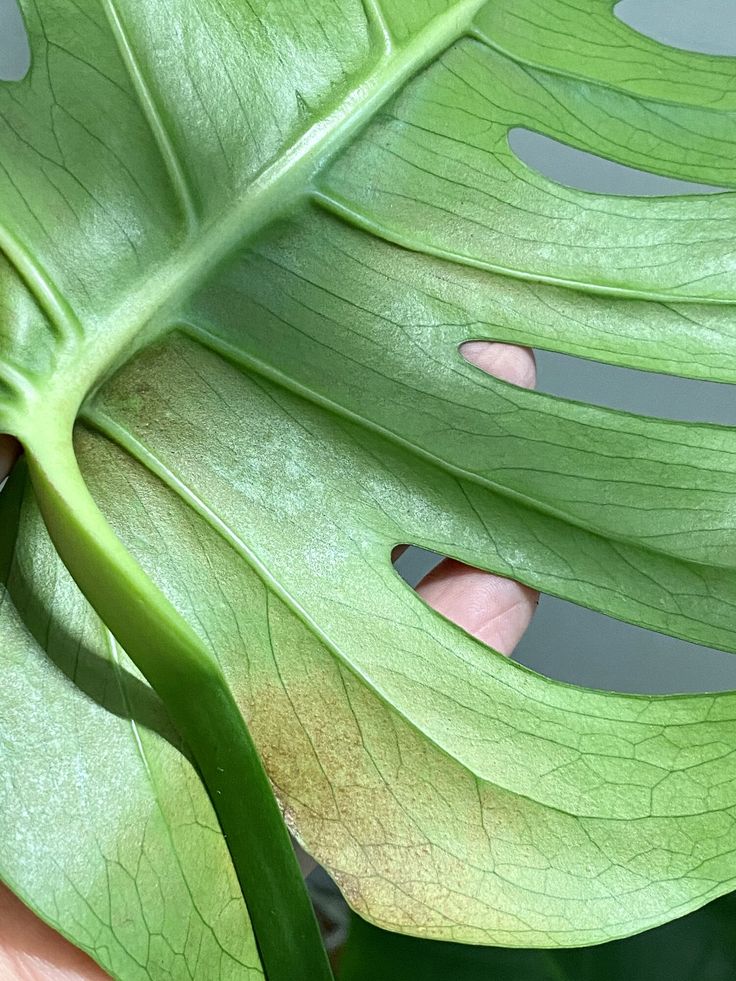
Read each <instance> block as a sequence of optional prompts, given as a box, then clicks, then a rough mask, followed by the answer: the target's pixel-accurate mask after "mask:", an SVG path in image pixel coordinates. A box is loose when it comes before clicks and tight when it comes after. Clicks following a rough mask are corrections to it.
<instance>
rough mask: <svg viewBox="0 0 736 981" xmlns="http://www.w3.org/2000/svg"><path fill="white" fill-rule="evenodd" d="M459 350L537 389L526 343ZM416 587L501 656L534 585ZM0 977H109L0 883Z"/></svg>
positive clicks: (89, 980) (5, 446)
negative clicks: (522, 346)
mask: <svg viewBox="0 0 736 981" xmlns="http://www.w3.org/2000/svg"><path fill="white" fill-rule="evenodd" d="M462 354H463V356H464V357H465V358H466V359H467V360H468V361H470V362H471V363H472V364H475V365H477V366H478V367H479V368H481V369H482V370H483V371H487V372H488V373H489V374H491V375H495V376H496V377H498V378H503V379H504V380H505V381H509V382H513V383H514V384H515V385H522V386H524V387H526V388H533V387H534V383H535V380H536V373H535V364H534V354H533V353H532V352H531V351H530V350H528V349H527V348H521V347H515V346H513V345H510V344H491V343H488V342H486V341H470V342H469V343H467V344H464V345H463V347H462ZM17 453H18V447H17V444H16V443H15V442H14V441H13V440H11V439H9V438H8V437H6V436H1V435H0V479H2V477H3V476H4V475H5V474H6V473H7V472H8V471H9V470H10V467H11V466H12V464H13V462H14V460H15V458H16V456H17ZM417 592H418V593H419V594H420V595H421V596H422V597H423V598H424V599H425V600H426V601H427V603H429V604H430V605H431V606H433V607H434V608H435V609H436V610H438V611H439V612H440V613H442V614H443V615H444V616H446V617H448V619H450V620H454V621H455V623H457V624H459V625H460V626H461V627H463V628H464V629H465V630H467V631H468V632H469V633H471V634H474V635H475V636H476V637H478V638H479V639H480V640H482V641H483V642H484V643H486V644H489V645H490V646H491V647H494V648H496V650H499V651H501V652H502V653H504V654H510V653H511V652H512V651H513V649H514V647H515V646H516V644H517V643H518V642H519V640H520V638H521V636H522V634H523V633H524V631H525V630H526V628H527V627H528V626H529V621H530V620H531V618H532V614H533V613H534V610H535V608H536V605H537V601H538V594H537V593H536V592H535V591H534V590H533V589H529V588H528V587H527V586H522V585H521V584H520V583H517V582H514V581H513V580H511V579H503V578H502V577H501V576H494V575H491V574H490V573H487V572H480V571H479V570H478V569H472V568H470V567H469V566H466V565H463V564H462V563H461V562H457V561H455V560H454V559H444V560H443V561H442V562H440V564H439V565H438V566H437V568H436V569H434V570H433V571H432V572H431V573H430V574H429V575H428V576H426V578H425V579H424V580H423V581H422V582H421V583H420V584H419V586H418V587H417ZM0 978H2V979H3V981H104V979H105V978H107V975H106V974H105V972H104V971H102V969H101V968H99V967H98V966H97V965H96V964H94V963H93V961H92V960H90V958H89V957H87V956H86V954H83V953H82V952H81V951H79V950H77V949H76V948H75V947H73V946H72V945H71V944H70V943H68V942H67V941H66V940H64V939H63V938H62V937H60V936H59V935H58V934H57V933H55V932H54V931H53V930H52V929H51V928H50V927H47V926H46V925H45V924H44V923H42V922H41V921H40V920H39V919H37V918H36V917H35V916H34V915H33V914H32V913H31V912H30V911H29V910H28V909H26V907H25V906H24V905H23V904H22V903H21V902H20V901H19V900H18V899H16V898H15V896H14V895H13V894H12V893H11V892H10V891H9V890H8V889H6V888H5V887H4V886H3V885H2V884H0Z"/></svg>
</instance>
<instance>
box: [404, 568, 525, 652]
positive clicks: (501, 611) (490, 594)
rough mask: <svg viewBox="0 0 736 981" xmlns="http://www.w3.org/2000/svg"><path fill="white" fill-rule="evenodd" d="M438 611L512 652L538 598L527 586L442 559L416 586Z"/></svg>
mask: <svg viewBox="0 0 736 981" xmlns="http://www.w3.org/2000/svg"><path fill="white" fill-rule="evenodd" d="M417 593H418V594H419V595H420V596H421V597H422V598H423V599H424V600H425V601H426V602H427V603H428V604H429V605H430V606H431V607H432V608H433V609H435V610H437V612H438V613H441V614H442V615H443V616H445V617H447V619H448V620H452V621H453V623H456V624H457V625H458V626H459V627H462V628H463V630H467V632H468V633H469V634H472V635H473V636H474V637H476V638H477V639H478V640H480V641H482V642H483V643H484V644H488V646H489V647H492V648H493V649H494V650H496V651H499V652H500V653H501V654H507V655H508V654H511V653H512V652H513V650H514V648H515V647H516V645H517V644H518V643H519V641H520V640H521V638H522V636H523V635H524V632H525V631H526V629H527V627H528V626H529V623H530V622H531V619H532V616H533V615H534V611H535V610H536V608H537V604H538V602H539V593H538V592H537V591H536V590H535V589H531V588H530V587H529V586H525V585H523V584H522V583H519V582H516V580H514V579H506V578H504V577H503V576H497V575H494V574H493V573H490V572H483V571H482V570H480V569H474V568H472V567H471V566H467V565H464V564H463V563H462V562H458V561H456V560H455V559H443V561H442V562H440V563H439V565H438V566H437V567H436V568H435V569H433V570H432V572H430V573H429V574H428V575H427V576H425V577H424V579H423V580H422V581H421V582H420V583H419V585H418V586H417Z"/></svg>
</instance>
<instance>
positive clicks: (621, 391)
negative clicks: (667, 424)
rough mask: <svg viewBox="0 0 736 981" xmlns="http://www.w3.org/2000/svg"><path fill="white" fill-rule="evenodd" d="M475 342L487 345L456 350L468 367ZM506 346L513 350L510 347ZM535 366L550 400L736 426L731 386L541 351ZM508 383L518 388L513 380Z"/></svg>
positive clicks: (466, 344)
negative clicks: (556, 399)
mask: <svg viewBox="0 0 736 981" xmlns="http://www.w3.org/2000/svg"><path fill="white" fill-rule="evenodd" d="M476 343H483V344H488V343H489V342H488V341H482V342H476V341H464V342H463V343H462V344H461V345H460V346H459V349H458V350H459V351H460V354H461V355H462V357H463V358H464V359H465V360H466V361H468V363H470V364H473V363H474V362H473V360H472V359H471V358H470V357H469V356H468V353H467V352H468V351H469V350H472V347H471V345H475V344H476ZM490 343H491V344H493V343H494V342H490ZM503 347H504V348H506V347H508V348H509V350H513V346H512V345H506V344H504V345H503ZM534 362H535V363H536V378H537V382H536V386H535V387H536V389H537V390H538V391H540V392H544V393H546V394H547V395H554V396H556V397H558V398H564V399H570V400H573V401H576V402H585V403H588V404H591V405H599V406H604V407H606V408H609V409H618V410H621V411H624V412H634V413H636V414H637V415H643V416H650V417H652V418H660V419H671V420H680V421H685V422H705V423H717V424H718V425H721V426H736V388H734V385H733V383H728V382H714V381H706V380H704V379H700V378H683V377H681V376H679V375H670V374H663V373H659V372H655V371H646V370H643V369H639V368H627V367H623V366H621V365H613V364H606V363H604V362H602V361H593V360H590V359H588V358H580V357H576V356H575V355H572V354H562V353H560V352H557V351H545V350H542V349H539V348H536V349H535V350H534ZM474 366H475V365H474ZM685 368H686V366H683V370H685ZM501 377H503V376H501ZM505 380H507V381H509V382H510V383H511V384H517V381H516V379H515V378H511V377H508V378H506V379H505ZM522 387H528V386H522Z"/></svg>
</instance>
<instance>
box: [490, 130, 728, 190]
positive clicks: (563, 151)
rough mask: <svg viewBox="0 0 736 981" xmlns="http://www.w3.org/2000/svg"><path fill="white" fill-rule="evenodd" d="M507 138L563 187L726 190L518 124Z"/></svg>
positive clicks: (526, 159) (524, 157)
mask: <svg viewBox="0 0 736 981" xmlns="http://www.w3.org/2000/svg"><path fill="white" fill-rule="evenodd" d="M508 141H509V146H510V148H511V150H512V151H513V153H514V154H516V156H517V157H518V158H519V160H521V162H522V163H524V164H526V166H527V167H530V168H531V169H532V170H535V171H537V173H540V174H542V175H543V176H544V177H548V178H549V179H550V180H553V181H555V182H556V183H558V184H562V185H563V186H564V187H572V188H576V189H577V190H579V191H589V192H592V193H594V194H614V195H625V196H629V197H630V196H639V197H674V196H677V195H682V194H721V193H723V192H724V191H726V190H727V188H724V187H716V186H714V185H713V184H698V183H695V182H694V181H683V180H679V179H677V178H674V177H663V176H662V175H661V174H653V173H651V172H649V171H646V170H638V169H637V168H636V167H628V166H626V165H625V164H620V163H616V162H615V161H613V160H607V159H606V158H605V157H599V156H597V155H596V154H594V153H589V152H588V151H587V150H579V149H578V148H577V147H574V146H569V145H568V144H567V143H561V142H560V141H559V140H555V139H553V138H552V137H551V136H545V135H544V134H543V133H536V132H534V131H533V130H530V129H525V128H524V127H521V126H517V127H514V128H513V129H511V130H509V136H508Z"/></svg>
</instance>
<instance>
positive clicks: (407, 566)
mask: <svg viewBox="0 0 736 981" xmlns="http://www.w3.org/2000/svg"><path fill="white" fill-rule="evenodd" d="M445 559H446V556H444V555H441V554H439V553H437V552H432V551H428V550H427V549H423V548H418V547H416V546H413V545H409V546H401V547H400V548H398V549H395V550H394V555H393V556H392V561H393V564H394V568H395V569H396V572H397V573H398V574H399V575H400V576H401V578H402V579H403V580H404V582H406V583H407V584H408V585H409V586H411V587H412V588H413V589H416V587H417V585H418V584H419V583H420V582H421V581H422V580H423V579H424V578H425V577H426V576H427V575H428V574H429V573H430V572H432V571H433V570H434V569H436V568H437V567H438V566H439V565H440V563H441V562H443V561H444V560H445ZM469 599H470V600H471V602H472V601H473V597H469ZM459 601H460V602H462V597H460V598H459ZM448 618H449V619H452V620H455V619H456V618H455V617H454V616H449V617H448ZM494 646H495V645H494ZM512 657H513V660H515V661H517V662H518V663H520V664H523V665H525V666H526V667H528V668H530V669H532V670H533V671H536V672H537V673H538V674H542V675H544V676H545V677H548V678H553V679H555V680H557V681H563V682H566V683H568V684H573V685H577V686H579V687H583V688H595V689H601V690H604V691H614V692H620V693H628V694H637V695H668V694H676V693H688V692H689V693H700V692H718V691H733V690H736V656H735V655H732V654H727V653H724V652H722V651H717V650H714V649H713V648H710V647H705V646H703V645H700V644H693V643H690V642H688V641H685V640H680V639H678V638H676V637H670V636H668V635H666V634H660V633H657V632H656V631H654V630H648V629H646V628H645V627H638V626H634V625H633V624H630V623H626V622H624V621H623V620H616V619H614V618H613V617H609V616H606V615H605V614H603V613H599V612H597V611H595V610H589V609H586V608H585V607H582V606H578V605H577V604H575V603H570V602H568V601H566V600H562V599H558V598H557V597H555V596H550V595H546V594H542V596H541V598H540V602H539V606H538V607H537V610H536V612H535V613H534V615H533V617H532V619H531V624H530V626H529V628H528V629H527V630H526V632H525V633H524V634H523V636H522V637H521V639H520V640H519V642H518V643H517V644H516V646H515V647H514V649H513V653H512Z"/></svg>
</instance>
